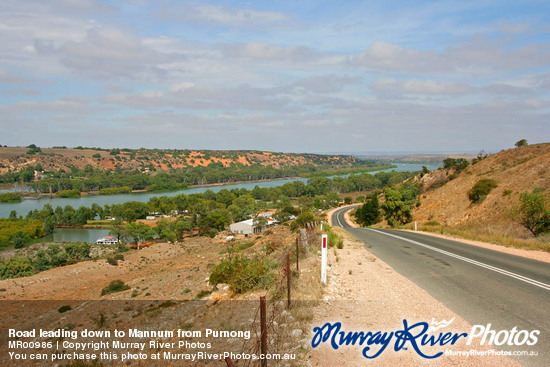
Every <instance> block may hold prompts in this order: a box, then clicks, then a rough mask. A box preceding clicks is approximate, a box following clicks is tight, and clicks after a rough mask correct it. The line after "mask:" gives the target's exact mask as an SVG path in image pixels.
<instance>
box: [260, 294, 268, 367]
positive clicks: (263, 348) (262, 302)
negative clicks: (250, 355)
mask: <svg viewBox="0 0 550 367" xmlns="http://www.w3.org/2000/svg"><path fill="white" fill-rule="evenodd" d="M265 320H266V303H265V296H261V297H260V332H261V333H262V335H261V345H260V353H262V354H263V358H262V359H261V366H262V367H267V359H266V358H265V355H266V354H267V325H266V321H265Z"/></svg>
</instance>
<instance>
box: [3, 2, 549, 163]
mask: <svg viewBox="0 0 550 367" xmlns="http://www.w3.org/2000/svg"><path fill="white" fill-rule="evenodd" d="M549 113H550V2H548V1H547V0H541V1H530V0H522V1H517V0H513V1H495V0H491V1H486V0H475V1H470V0H462V1H392V0H385V1H352V0H347V1H343V2H336V1H311V0H300V1H296V0H293V1H286V0H280V1H168V0H155V1H148V0H119V1H100V0H48V1H43V0H2V1H1V2H0V144H2V145H8V146H26V145H29V144H36V145H38V146H41V147H50V146H63V145H64V146H69V147H75V146H79V145H81V146H86V147H102V148H113V147H119V148H140V147H145V148H169V149H257V150H269V151H282V152H343V153H345V152H405V151H407V152H479V151H481V150H484V151H485V152H497V151H500V150H502V149H507V148H511V147H513V145H514V143H515V142H516V141H518V140H520V139H527V140H528V142H529V143H530V144H532V143H541V142H548V141H550V119H549V116H550V114H549Z"/></svg>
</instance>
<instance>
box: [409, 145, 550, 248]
mask: <svg viewBox="0 0 550 367" xmlns="http://www.w3.org/2000/svg"><path fill="white" fill-rule="evenodd" d="M483 178H488V179H492V180H495V181H496V183H497V187H496V188H494V189H493V190H492V191H491V192H490V193H489V194H488V195H487V197H486V198H485V199H484V200H482V201H481V202H479V203H472V202H471V201H470V199H469V198H468V190H470V189H471V188H472V186H474V184H475V183H476V182H477V181H479V180H480V179H483ZM416 180H417V181H419V182H421V183H422V184H423V189H424V192H423V193H422V194H421V197H420V201H421V205H420V206H419V207H418V208H417V209H415V211H414V220H415V221H418V222H419V224H425V223H426V222H432V223H436V222H437V223H439V224H441V225H444V226H460V227H476V228H477V229H482V230H487V231H492V232H500V233H501V234H505V235H513V236H525V237H527V236H529V233H528V232H527V230H525V229H524V228H523V227H521V226H520V225H518V224H517V223H515V222H514V221H513V220H512V219H511V218H510V215H509V214H510V209H511V208H512V207H513V206H514V204H515V203H516V202H517V201H518V198H519V196H520V194H521V193H524V192H526V191H529V192H531V191H532V190H533V189H539V190H544V192H546V193H548V194H550V143H545V144H537V145H529V146H523V147H519V148H514V149H509V150H505V151H501V152H500V153H497V154H493V155H491V156H489V157H487V158H485V159H482V160H481V161H479V162H477V163H475V164H470V165H469V166H468V167H466V168H465V169H464V170H462V171H461V172H460V173H456V172H455V171H454V170H453V169H451V170H445V169H439V170H437V171H434V172H430V173H429V174H426V175H423V176H422V177H420V176H418V177H417V178H416Z"/></svg>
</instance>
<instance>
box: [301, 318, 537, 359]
mask: <svg viewBox="0 0 550 367" xmlns="http://www.w3.org/2000/svg"><path fill="white" fill-rule="evenodd" d="M453 321H454V317H453V318H452V319H450V320H449V321H447V320H441V321H439V322H438V321H436V320H435V319H433V318H432V322H431V324H428V323H427V322H418V323H416V324H412V325H410V324H409V322H408V321H407V320H406V319H403V329H401V330H396V331H344V330H342V324H341V323H340V322H335V323H330V322H327V323H326V324H324V325H323V326H321V327H319V326H316V327H314V328H313V338H312V340H311V347H312V348H317V347H318V346H319V345H320V344H321V343H328V344H330V346H331V347H332V348H333V349H335V350H336V349H339V348H340V347H341V346H347V345H353V346H355V345H357V346H361V347H363V350H362V355H363V357H365V358H368V359H374V358H376V357H378V356H380V355H381V354H382V353H383V352H384V351H385V350H386V348H388V347H389V346H393V350H394V351H395V352H398V351H400V350H402V349H403V350H408V349H410V348H412V350H414V351H415V352H416V353H417V354H418V355H419V356H421V357H423V358H426V359H434V358H438V357H440V356H441V355H443V352H442V351H441V352H437V353H435V354H430V352H428V348H430V347H435V346H444V345H454V344H456V343H457V342H458V341H459V340H460V339H461V338H462V339H465V340H466V345H470V344H471V343H472V341H473V340H474V339H480V345H485V343H487V345H497V346H500V345H504V344H506V345H524V344H527V345H535V344H536V343H537V341H538V338H537V336H538V335H539V334H540V331H539V330H533V331H531V332H528V331H527V330H518V329H517V327H514V328H512V329H511V330H500V331H496V330H492V329H491V324H487V325H474V326H473V327H472V330H471V332H470V334H469V335H470V336H468V333H453V332H446V333H445V332H442V331H439V330H441V329H443V328H446V327H448V326H449V325H451V323H452V322H453ZM437 331H439V333H436V332H437ZM466 338H467V339H466ZM390 348H391V347H390Z"/></svg>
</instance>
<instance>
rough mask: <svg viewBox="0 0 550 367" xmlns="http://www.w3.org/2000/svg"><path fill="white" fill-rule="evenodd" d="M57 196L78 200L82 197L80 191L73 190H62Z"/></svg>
mask: <svg viewBox="0 0 550 367" xmlns="http://www.w3.org/2000/svg"><path fill="white" fill-rule="evenodd" d="M55 195H57V196H59V197H61V198H76V197H79V196H80V190H78V189H72V190H61V191H58V192H56V193H55Z"/></svg>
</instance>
